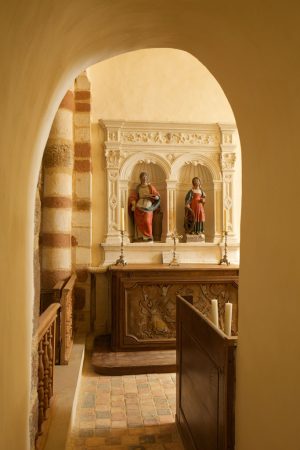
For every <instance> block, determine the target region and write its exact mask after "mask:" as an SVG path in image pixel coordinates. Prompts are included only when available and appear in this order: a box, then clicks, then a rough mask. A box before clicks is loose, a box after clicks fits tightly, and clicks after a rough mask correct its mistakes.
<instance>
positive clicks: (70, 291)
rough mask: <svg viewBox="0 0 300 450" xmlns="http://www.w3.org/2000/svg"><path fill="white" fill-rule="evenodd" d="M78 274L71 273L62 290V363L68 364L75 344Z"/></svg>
mask: <svg viewBox="0 0 300 450" xmlns="http://www.w3.org/2000/svg"><path fill="white" fill-rule="evenodd" d="M76 278H77V277H76V274H73V275H71V277H70V279H69V281H68V282H67V283H66V285H65V286H64V288H63V290H62V295H61V299H60V303H61V317H60V333H61V348H60V364H68V362H69V359H70V354H71V350H72V346H73V333H74V328H73V303H74V301H73V299H74V286H75V281H76Z"/></svg>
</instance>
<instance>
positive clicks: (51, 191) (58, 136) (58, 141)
mask: <svg viewBox="0 0 300 450" xmlns="http://www.w3.org/2000/svg"><path fill="white" fill-rule="evenodd" d="M73 112H74V94H73V92H71V91H68V92H67V93H66V95H65V97H64V98H63V100H62V102H61V104H60V106H59V109H58V111H57V113H56V116H55V118H54V121H53V124H52V128H51V131H50V135H49V139H48V141H47V145H46V148H45V152H44V157H43V199H42V229H41V246H42V262H41V282H42V287H43V288H44V289H47V288H51V287H53V286H54V284H55V283H56V282H57V281H59V280H64V279H66V278H67V277H68V276H69V275H70V274H71V270H72V253H71V233H72V173H73V160H74V157H73V150H74V149H73Z"/></svg>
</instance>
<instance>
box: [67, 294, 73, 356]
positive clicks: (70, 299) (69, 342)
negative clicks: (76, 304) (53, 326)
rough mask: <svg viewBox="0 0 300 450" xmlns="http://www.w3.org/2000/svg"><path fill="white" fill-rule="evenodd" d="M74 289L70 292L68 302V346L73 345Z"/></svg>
mask: <svg viewBox="0 0 300 450" xmlns="http://www.w3.org/2000/svg"><path fill="white" fill-rule="evenodd" d="M72 293H73V291H71V292H70V294H69V295H68V303H67V326H66V329H67V339H68V340H67V346H68V348H70V347H71V343H72V334H73V327H72V325H73V324H72V309H73V308H72V298H73V295H72Z"/></svg>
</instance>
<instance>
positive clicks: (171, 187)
mask: <svg viewBox="0 0 300 450" xmlns="http://www.w3.org/2000/svg"><path fill="white" fill-rule="evenodd" d="M176 186H177V181H176V180H169V181H167V202H168V203H167V211H168V215H167V241H171V237H170V236H171V234H172V233H173V231H174V230H175V229H176V228H177V227H176Z"/></svg>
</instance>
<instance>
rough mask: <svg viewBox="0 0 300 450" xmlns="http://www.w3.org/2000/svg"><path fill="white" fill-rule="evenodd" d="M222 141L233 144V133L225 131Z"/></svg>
mask: <svg viewBox="0 0 300 450" xmlns="http://www.w3.org/2000/svg"><path fill="white" fill-rule="evenodd" d="M222 141H223V144H232V143H233V136H232V133H223V134H222Z"/></svg>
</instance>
